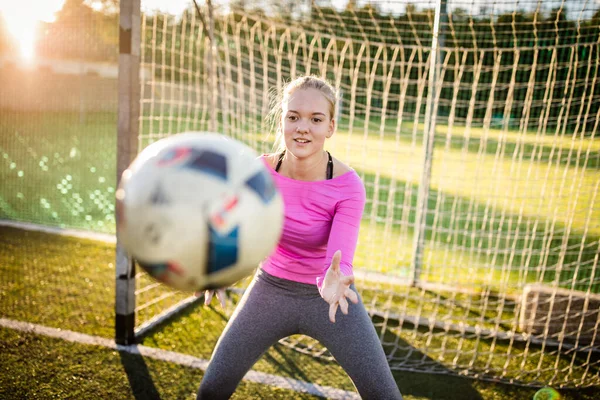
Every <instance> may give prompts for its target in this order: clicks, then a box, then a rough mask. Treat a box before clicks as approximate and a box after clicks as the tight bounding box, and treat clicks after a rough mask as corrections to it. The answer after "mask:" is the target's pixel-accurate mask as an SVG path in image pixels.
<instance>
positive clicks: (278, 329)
mask: <svg viewBox="0 0 600 400" xmlns="http://www.w3.org/2000/svg"><path fill="white" fill-rule="evenodd" d="M328 311H329V304H328V303H327V302H325V301H324V300H323V299H322V298H321V296H320V295H319V292H318V290H317V287H316V286H315V285H308V284H304V283H298V282H293V281H289V280H287V279H281V278H277V277H275V276H273V275H270V274H268V273H266V272H265V271H263V270H261V269H259V270H258V272H257V273H256V276H255V277H254V279H253V281H252V283H251V284H250V286H249V287H248V290H246V292H245V294H244V296H243V297H242V299H241V300H240V303H239V304H238V306H237V308H236V310H235V312H234V313H233V315H232V316H231V318H230V319H229V322H228V324H227V326H226V327H225V330H224V331H223V334H222V335H221V337H220V339H219V341H218V342H217V345H216V347H215V350H214V352H213V355H212V358H211V361H210V364H209V366H208V368H207V370H206V373H205V374H204V378H203V379H202V383H201V385H200V388H199V389H198V399H205V400H206V399H210V400H214V399H228V398H229V397H231V395H232V394H233V392H234V391H235V389H236V387H237V385H238V384H239V382H240V381H241V380H242V378H243V377H244V375H245V374H246V372H247V371H248V370H249V369H250V368H252V366H253V365H254V363H255V362H256V361H258V359H259V358H260V357H261V356H262V355H263V354H264V353H265V352H266V351H267V350H268V349H269V347H271V346H272V345H273V344H275V343H276V342H277V341H278V340H279V339H282V338H284V337H287V336H290V335H294V334H302V335H307V336H310V337H312V338H314V339H316V340H318V341H319V342H321V343H322V344H323V345H324V346H325V347H327V349H328V350H329V351H330V352H331V354H332V355H333V356H334V357H335V359H336V360H337V361H338V362H339V364H340V365H341V366H342V368H344V370H345V371H346V373H347V374H348V375H349V377H350V378H351V379H352V382H353V383H354V385H355V387H356V389H357V390H358V392H359V393H360V396H361V397H362V398H363V399H402V396H401V395H400V391H399V389H398V386H397V385H396V382H395V380H394V377H393V376H392V372H391V370H390V368H389V365H388V363H387V360H386V357H385V354H384V352H383V348H382V346H381V343H380V341H379V338H378V336H377V333H376V331H375V328H374V327H373V323H372V321H371V319H370V317H369V315H368V313H367V311H366V309H365V307H364V305H363V304H362V300H361V301H359V303H358V304H352V303H350V307H349V312H348V315H343V314H342V313H341V312H340V311H339V310H338V312H337V315H336V319H335V320H336V322H335V323H331V322H330V321H329V313H328Z"/></svg>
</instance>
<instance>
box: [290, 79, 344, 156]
mask: <svg viewBox="0 0 600 400" xmlns="http://www.w3.org/2000/svg"><path fill="white" fill-rule="evenodd" d="M282 111H283V112H282V121H281V122H282V131H283V135H284V139H285V147H286V149H287V151H289V152H291V153H292V154H293V155H294V156H295V157H297V158H308V157H310V156H311V155H314V154H320V153H321V152H322V151H323V146H324V145H325V139H327V138H329V137H331V135H333V132H334V129H335V121H334V120H333V119H331V112H330V103H329V101H328V100H327V99H326V98H325V96H323V94H322V93H321V92H320V91H319V90H317V89H312V88H309V89H297V90H296V91H294V92H293V93H292V94H291V95H290V96H289V97H288V99H287V102H284V104H283V110H282Z"/></svg>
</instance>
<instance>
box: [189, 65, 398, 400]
mask: <svg viewBox="0 0 600 400" xmlns="http://www.w3.org/2000/svg"><path fill="white" fill-rule="evenodd" d="M278 105H279V107H280V110H279V111H280V112H281V116H280V118H278V121H279V122H278V138H277V139H278V141H279V142H280V143H279V144H280V151H278V152H277V153H274V154H268V155H264V156H263V161H264V162H265V164H266V165H267V166H268V168H269V169H270V171H271V174H272V176H273V178H274V180H275V182H276V184H277V186H278V188H279V190H280V191H281V194H282V196H283V199H284V209H285V223H284V228H283V233H282V237H281V239H280V242H279V244H278V246H277V247H276V249H275V250H274V251H273V253H272V254H271V255H270V256H269V257H267V259H265V260H264V261H263V263H262V264H261V266H260V268H259V269H258V271H257V273H256V275H255V277H254V279H253V281H252V283H251V284H250V286H249V287H248V289H247V290H246V292H245V294H244V296H243V297H242V299H241V300H240V302H239V304H238V306H237V308H236V310H235V312H234V313H233V315H232V316H231V318H230V320H229V322H228V324H227V326H226V328H225V330H224V332H223V334H222V336H221V337H220V339H219V341H218V343H217V345H216V347H215V350H214V352H213V355H212V358H211V361H210V365H209V367H208V369H207V370H206V373H205V375H204V378H203V380H202V383H201V385H200V388H199V390H198V398H199V399H211V400H213V399H228V398H229V397H230V396H231V395H232V394H233V392H234V391H235V389H236V387H237V385H238V383H239V382H240V380H241V379H242V378H243V377H244V375H245V374H246V372H247V371H248V370H249V369H250V368H251V367H252V365H253V364H254V363H255V362H256V361H257V360H258V359H259V358H260V356H261V355H262V354H264V353H265V352H266V351H267V350H268V349H269V347H270V346H271V345H273V344H275V343H276V342H277V341H278V340H279V339H282V338H284V337H287V336H290V335H294V334H303V335H307V336H310V337H312V338H315V339H316V340H318V341H319V342H321V343H322V344H323V345H324V346H325V347H327V349H328V350H329V351H330V353H331V354H332V355H333V357H335V359H336V360H337V362H339V364H340V365H341V366H342V367H343V368H344V370H345V371H346V372H347V373H348V375H349V376H350V378H351V379H352V382H353V383H354V385H355V386H356V389H357V390H358V392H359V393H360V395H361V397H362V398H364V399H386V400H387V399H401V398H402V396H401V395H400V391H399V390H398V386H397V385H396V382H395V380H394V378H393V376H392V373H391V370H390V368H389V365H388V363H387V360H386V357H385V354H384V352H383V348H382V346H381V343H380V341H379V338H378V336H377V333H376V331H375V328H374V327H373V324H372V322H371V319H370V317H369V315H368V314H367V311H366V309H365V307H364V305H363V304H362V302H361V301H360V298H359V296H358V295H357V293H356V291H355V290H354V285H353V282H354V277H353V273H352V260H353V257H354V251H355V248H356V243H357V239H358V230H359V226H360V220H361V217H362V213H363V209H364V205H365V189H364V185H363V183H362V181H361V179H360V177H359V176H358V175H357V174H356V172H355V171H354V170H352V169H351V168H350V167H348V166H347V165H345V164H344V163H342V162H341V161H339V160H337V159H335V158H333V157H332V156H331V155H330V154H329V152H327V151H325V150H324V145H325V141H326V140H327V139H328V138H330V137H331V136H332V135H333V133H334V131H335V119H334V117H335V115H334V112H335V105H336V95H335V91H334V90H333V88H332V87H331V86H330V85H329V84H328V83H327V82H326V81H324V80H322V79H320V78H316V77H312V76H306V77H301V78H298V79H296V80H294V81H292V82H290V83H289V84H288V85H287V86H286V88H285V90H284V93H283V98H282V100H281V102H280V103H279V104H278ZM212 294H213V293H212V292H207V293H206V300H205V301H206V303H207V304H208V303H209V302H210V300H211V298H212ZM223 296H224V294H223V292H218V293H217V297H219V300H221V302H222V303H223V300H224V297H223ZM349 302H350V303H353V304H349ZM338 308H339V309H340V310H341V315H340V314H338V313H337V310H338Z"/></svg>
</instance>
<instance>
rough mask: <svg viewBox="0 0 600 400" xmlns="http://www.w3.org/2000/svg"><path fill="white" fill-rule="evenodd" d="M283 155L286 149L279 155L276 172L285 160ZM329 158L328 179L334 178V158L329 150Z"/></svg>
mask: <svg viewBox="0 0 600 400" xmlns="http://www.w3.org/2000/svg"><path fill="white" fill-rule="evenodd" d="M283 156H285V150H284V151H282V152H281V154H280V155H279V160H277V165H276V166H275V172H279V168H281V163H282V162H283ZM327 158H328V160H327V179H331V178H333V159H332V158H331V154H330V153H329V152H328V151H327Z"/></svg>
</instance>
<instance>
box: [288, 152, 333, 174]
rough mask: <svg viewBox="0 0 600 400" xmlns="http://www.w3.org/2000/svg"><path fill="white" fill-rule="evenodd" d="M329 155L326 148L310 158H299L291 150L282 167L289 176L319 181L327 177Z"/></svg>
mask: <svg viewBox="0 0 600 400" xmlns="http://www.w3.org/2000/svg"><path fill="white" fill-rule="evenodd" d="M326 164H327V157H326V152H325V150H322V151H321V152H319V153H317V154H314V155H313V156H311V157H309V158H297V157H294V156H293V155H292V154H290V152H287V151H286V153H285V156H284V157H283V163H282V166H284V168H282V169H283V170H284V171H285V175H287V176H288V177H289V178H292V179H297V180H300V181H318V180H321V179H323V178H325V167H326Z"/></svg>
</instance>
